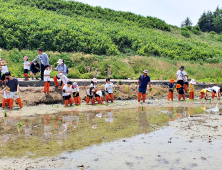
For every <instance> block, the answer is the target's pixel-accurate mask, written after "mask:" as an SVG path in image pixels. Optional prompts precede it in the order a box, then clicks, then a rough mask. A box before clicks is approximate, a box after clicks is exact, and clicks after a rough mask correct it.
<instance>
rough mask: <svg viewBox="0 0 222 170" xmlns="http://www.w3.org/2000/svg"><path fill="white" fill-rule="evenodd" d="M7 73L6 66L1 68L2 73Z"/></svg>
mask: <svg viewBox="0 0 222 170" xmlns="http://www.w3.org/2000/svg"><path fill="white" fill-rule="evenodd" d="M6 72H8V66H2V73H3V74H5V73H6Z"/></svg>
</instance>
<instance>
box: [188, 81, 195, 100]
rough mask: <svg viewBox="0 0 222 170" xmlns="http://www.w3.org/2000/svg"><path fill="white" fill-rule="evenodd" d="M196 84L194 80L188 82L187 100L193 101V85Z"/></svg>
mask: <svg viewBox="0 0 222 170" xmlns="http://www.w3.org/2000/svg"><path fill="white" fill-rule="evenodd" d="M195 84H196V81H195V80H194V79H192V80H191V81H190V84H189V99H191V100H193V99H194V89H195V87H194V85H195Z"/></svg>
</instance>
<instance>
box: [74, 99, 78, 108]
mask: <svg viewBox="0 0 222 170" xmlns="http://www.w3.org/2000/svg"><path fill="white" fill-rule="evenodd" d="M74 102H75V105H76V106H77V105H78V99H77V97H74Z"/></svg>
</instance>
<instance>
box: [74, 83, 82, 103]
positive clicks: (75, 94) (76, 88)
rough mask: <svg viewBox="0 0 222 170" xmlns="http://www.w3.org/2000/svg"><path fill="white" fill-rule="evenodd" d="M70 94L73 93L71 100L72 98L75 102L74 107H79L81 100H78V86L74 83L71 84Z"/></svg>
mask: <svg viewBox="0 0 222 170" xmlns="http://www.w3.org/2000/svg"><path fill="white" fill-rule="evenodd" d="M72 93H73V98H74V102H75V105H76V106H77V105H80V104H81V99H80V96H79V86H78V85H77V83H76V82H74V83H73V84H72Z"/></svg>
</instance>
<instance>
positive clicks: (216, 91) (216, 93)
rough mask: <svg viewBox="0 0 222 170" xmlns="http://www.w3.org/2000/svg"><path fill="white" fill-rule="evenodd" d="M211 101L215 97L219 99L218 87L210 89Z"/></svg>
mask: <svg viewBox="0 0 222 170" xmlns="http://www.w3.org/2000/svg"><path fill="white" fill-rule="evenodd" d="M212 90H213V91H212V99H214V97H215V95H216V96H217V99H220V93H221V89H220V87H218V86H213V87H212Z"/></svg>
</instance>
